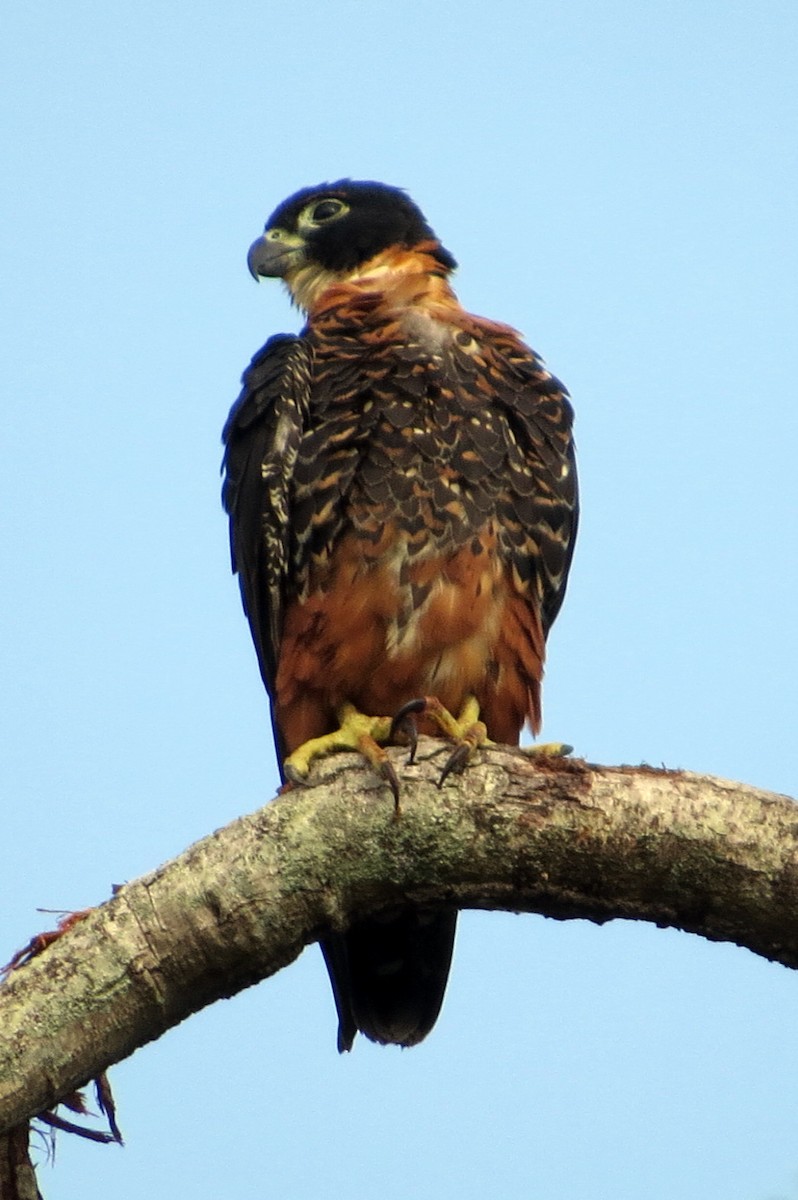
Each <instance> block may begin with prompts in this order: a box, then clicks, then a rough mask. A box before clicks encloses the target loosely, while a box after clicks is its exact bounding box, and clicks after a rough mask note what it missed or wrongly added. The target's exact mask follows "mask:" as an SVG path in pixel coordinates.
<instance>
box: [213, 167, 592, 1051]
mask: <svg viewBox="0 0 798 1200" xmlns="http://www.w3.org/2000/svg"><path fill="white" fill-rule="evenodd" d="M522 228H523V225H521V226H520V227H519V224H518V222H516V223H514V224H512V225H510V226H509V227H505V228H504V229H503V230H501V231H499V232H498V233H497V234H496V238H495V241H496V245H497V246H499V245H501V246H502V247H504V249H503V253H504V254H507V255H509V254H510V253H512V252H513V251H512V246H513V243H514V242H515V243H516V245H517V241H518V236H519V231H520V229H522ZM496 258H497V263H498V265H499V266H501V255H499V254H497V256H496ZM248 265H249V269H250V271H251V273H252V275H253V276H254V277H255V278H256V279H259V278H260V277H262V276H266V277H277V278H279V279H282V280H283V282H284V283H285V285H286V287H287V289H288V291H289V293H290V296H291V299H292V300H293V301H294V303H295V304H296V305H297V306H298V307H299V308H301V309H302V310H303V311H304V313H305V315H306V318H307V320H306V324H305V326H304V328H303V330H302V332H301V333H300V334H299V335H298V336H292V335H277V336H274V337H272V338H271V339H270V340H269V341H268V342H267V343H266V345H265V346H264V347H263V348H262V349H261V350H259V351H258V353H257V354H256V355H255V357H254V358H253V360H252V363H251V364H250V366H249V367H248V368H247V370H246V371H245V373H244V376H243V389H242V391H241V394H240V396H239V398H238V400H237V401H236V403H235V404H234V405H233V408H232V410H231V413H230V416H229V418H228V421H227V424H226V426H225V429H224V434H223V438H224V443H225V457H224V472H225V481H224V490H223V498H224V505H225V508H226V510H227V512H228V514H229V517H230V534H231V547H232V556H233V570H234V571H237V572H238V576H239V581H240V585H241V593H242V597H243V602H244V609H245V612H246V615H247V617H248V619H249V624H250V628H251V631H252V637H253V640H254V643H255V649H256V651H257V655H258V661H259V664H260V670H261V674H262V677H263V681H264V683H265V685H266V689H267V691H268V694H269V697H270V700H271V710H272V721H273V725H274V732H275V738H276V743H277V750H278V755H279V757H280V759H281V761H282V763H283V770H284V774H285V776H287V777H288V778H289V779H291V780H298V779H301V778H302V777H304V776H305V775H306V774H307V772H308V769H309V764H310V761H311V760H312V758H313V757H315V756H316V755H317V754H319V753H324V752H326V751H328V750H329V749H333V748H337V747H341V746H352V747H357V748H358V749H360V750H361V751H362V752H365V753H367V754H368V756H369V758H370V759H371V761H372V762H373V763H374V764H375V767H376V768H377V769H378V770H381V771H382V773H383V775H384V777H385V779H386V781H387V782H388V783H389V784H390V786H391V788H392V789H393V790H394V793H395V794H396V790H397V780H396V777H395V774H394V772H393V768H392V767H391V766H390V765H389V764H388V762H387V756H386V755H385V751H384V750H383V749H382V745H383V743H384V742H385V741H387V740H389V739H390V737H391V735H392V733H394V732H395V731H396V730H397V729H402V730H404V731H407V729H408V724H409V723H410V724H414V725H416V726H417V728H419V729H420V730H421V731H422V732H426V733H433V734H434V733H436V732H439V731H440V730H441V729H442V730H444V731H445V732H446V734H447V735H448V736H449V737H451V738H452V739H453V740H454V742H455V743H456V749H455V750H454V752H453V756H452V759H451V760H450V765H452V766H455V767H456V768H459V767H461V766H462V765H463V764H464V762H465V760H466V759H467V758H468V757H469V755H470V754H471V753H472V752H473V749H474V747H475V746H476V745H478V744H479V743H480V742H481V741H484V740H485V739H486V738H488V739H491V740H493V741H497V742H504V743H510V744H512V745H517V744H518V740H519V736H520V733H521V730H522V728H523V726H524V725H525V723H528V724H529V726H530V727H531V729H532V731H533V733H537V732H538V730H539V728H540V723H541V680H542V675H543V661H544V654H545V642H546V635H547V633H548V630H549V628H550V627H551V624H552V622H553V620H554V618H555V617H556V615H557V612H558V611H559V608H560V605H561V603H562V599H563V595H564V592H565V586H566V580H567V576H568V570H569V566H570V562H571V555H572V551H573V545H574V538H575V535H576V525H577V511H578V505H577V482H576V468H575V460H574V447H573V439H572V433H571V426H572V418H573V413H572V409H571V405H570V402H569V399H568V395H567V392H566V391H565V389H564V388H563V386H562V384H561V383H560V382H559V381H558V380H557V379H555V378H554V376H553V375H551V374H550V372H549V371H548V370H547V369H546V367H545V366H544V364H543V362H542V361H541V359H540V358H539V357H538V356H537V354H535V353H534V351H532V350H531V349H530V348H529V347H528V346H526V345H525V344H524V342H523V341H522V340H521V338H520V336H519V335H518V334H517V333H516V332H515V331H514V330H513V329H511V328H510V327H509V326H507V325H502V324H498V323H496V322H494V321H488V320H485V319H483V318H481V317H476V316H473V315H471V314H470V313H468V312H466V311H465V310H464V309H463V308H462V307H461V305H460V303H459V302H458V300H457V297H456V295H455V293H454V291H453V290H452V287H451V284H450V276H451V274H452V272H453V270H454V269H455V267H456V265H457V264H456V262H455V260H454V258H453V257H452V255H451V254H450V253H449V251H448V250H446V249H445V248H444V247H443V245H442V244H441V243H440V242H439V241H438V239H437V237H436V236H435V234H434V233H433V231H432V229H431V228H430V226H429V224H428V223H427V221H426V219H425V218H424V216H423V214H422V213H421V211H420V210H419V209H418V208H417V207H416V205H415V204H414V203H413V201H412V200H411V199H410V198H409V196H408V195H407V194H406V193H405V192H404V191H402V190H400V189H399V188H395V187H389V186H387V185H385V184H380V183H374V182H358V181H354V180H349V179H344V180H340V181H338V182H336V183H329V184H322V185H320V186H318V187H311V188H305V189H303V190H302V191H299V192H297V193H296V194H295V195H293V196H291V197H290V198H289V199H288V200H286V201H285V202H284V203H282V204H281V205H280V206H279V207H278V208H277V209H276V210H275V212H274V213H273V214H272V216H271V217H270V218H269V220H268V221H267V223H266V229H265V232H264V234H263V236H262V237H260V238H258V240H257V241H256V242H255V243H254V244H253V245H252V247H251V248H250V251H249V256H248ZM397 714H398V716H397ZM409 714H412V715H409ZM411 732H412V730H411ZM455 921H456V913H455V912H449V911H441V910H431V911H428V910H424V909H419V908H414V907H409V906H408V907H403V908H399V909H397V910H392V911H390V912H385V913H381V914H378V915H377V916H376V917H373V918H371V919H368V920H363V921H359V922H357V923H355V924H354V925H353V926H352V927H351V928H350V929H349V930H348V931H347V932H346V933H343V934H341V933H334V932H331V933H330V934H329V935H328V936H327V937H326V938H325V939H324V940H323V942H322V949H323V951H324V955H325V959H326V962H327V966H328V970H329V973H330V978H331V982H332V987H333V993H334V996H335V1001H336V1006H337V1009H338V1018H339V1032H338V1048H339V1050H349V1049H351V1046H352V1042H353V1039H354V1037H355V1034H356V1032H357V1031H358V1030H360V1031H362V1032H363V1033H364V1034H365V1035H366V1036H367V1037H369V1038H371V1039H372V1040H373V1041H377V1042H381V1043H395V1044H398V1045H401V1046H411V1045H415V1044H416V1043H417V1042H419V1041H421V1039H422V1038H424V1037H425V1036H426V1035H427V1033H429V1031H430V1029H431V1028H432V1026H433V1025H434V1023H435V1021H436V1019H437V1016H438V1012H439V1010H440V1006H441V1003H442V1001H443V993H444V990H445V987H446V981H447V977H448V973H449V966H450V961H451V955H452V947H453V943H454V933H455Z"/></svg>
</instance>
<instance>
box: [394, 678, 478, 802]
mask: <svg viewBox="0 0 798 1200" xmlns="http://www.w3.org/2000/svg"><path fill="white" fill-rule="evenodd" d="M417 713H424V715H425V716H426V717H429V718H430V719H431V720H432V721H434V722H435V724H436V725H437V726H438V728H439V729H440V731H441V733H443V734H444V735H445V736H446V737H448V738H451V740H452V741H453V742H454V743H455V748H454V750H453V751H452V753H451V754H450V755H449V757H448V759H447V760H446V763H445V764H444V768H443V770H442V771H441V777H440V779H439V780H438V787H442V786H443V782H444V780H445V779H446V777H447V776H448V775H451V773H452V771H462V770H463V768H464V767H465V765H466V763H467V762H469V760H470V759H471V758H472V757H473V755H474V751H475V750H476V749H477V747H479V746H485V745H489V744H490V739H489V738H488V731H487V729H486V728H485V725H484V723H483V722H482V721H480V719H479V705H478V704H477V701H476V699H475V697H474V696H467V697H466V701H465V703H464V704H463V707H462V708H461V710H460V715H459V716H458V717H455V716H453V715H452V714H451V713H450V712H449V710H448V708H444V707H443V705H442V704H441V702H440V700H439V699H438V698H437V696H422V697H420V698H419V699H418V700H411V701H410V703H409V704H405V705H404V706H403V707H402V708H400V709H399V712H398V713H397V714H396V716H395V717H394V719H393V724H392V726H391V733H392V734H395V733H398V732H400V731H401V732H402V733H404V734H406V736H407V737H408V739H409V741H410V761H411V762H412V761H413V758H414V756H415V753H416V740H417V731H416V723H415V720H414V717H415V715H416V714H417Z"/></svg>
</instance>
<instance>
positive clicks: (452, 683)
mask: <svg viewBox="0 0 798 1200" xmlns="http://www.w3.org/2000/svg"><path fill="white" fill-rule="evenodd" d="M543 657H544V641H543V633H542V629H541V625H540V618H539V616H538V614H537V608H536V606H535V605H534V604H530V603H529V602H528V600H526V599H525V598H524V597H522V596H521V595H520V594H519V593H518V591H517V590H516V589H515V587H514V586H513V583H512V580H511V579H510V578H509V576H508V574H507V572H506V571H505V568H504V566H503V564H502V562H501V560H500V558H499V555H498V553H497V546H496V533H495V530H494V529H493V528H491V526H490V525H488V526H486V527H485V528H484V529H483V530H482V531H481V532H480V533H479V534H478V535H477V536H475V537H473V538H472V539H471V540H470V541H469V543H468V544H467V545H465V546H462V547H460V548H459V549H458V550H457V551H455V552H453V553H451V554H449V555H444V554H441V553H427V554H425V553H423V552H421V553H419V552H417V550H414V549H413V548H412V546H410V545H409V544H408V538H407V536H406V535H403V534H402V533H400V532H399V530H398V529H396V528H395V527H392V526H388V527H386V528H385V529H384V530H383V532H382V534H381V536H380V538H379V541H378V542H377V543H376V544H375V543H374V542H366V541H364V539H362V538H359V537H357V536H356V535H355V534H351V533H350V534H348V535H347V536H346V537H344V538H343V539H342V540H341V542H340V543H339V544H338V547H337V549H336V550H335V551H334V553H333V555H332V556H331V558H330V560H329V562H328V563H326V564H325V566H324V568H323V569H318V570H317V571H316V573H315V576H313V577H312V578H311V586H310V588H309V590H308V594H307V597H306V598H305V599H302V600H295V601H293V602H292V603H291V604H290V605H289V606H288V609H287V611H286V616H285V624H284V629H283V637H282V642H281V652H280V662H279V668H278V673H277V680H276V688H275V712H276V718H277V723H278V726H279V728H280V730H281V732H282V735H283V738H284V739H285V743H286V749H287V751H288V752H289V753H290V752H291V751H292V750H294V749H296V747H297V746H299V745H301V744H302V742H304V741H306V740H307V739H308V738H310V737H317V736H319V735H320V734H323V733H328V732H330V731H331V730H332V729H334V728H336V726H337V724H338V722H337V716H336V713H337V710H338V708H339V707H340V705H341V704H343V703H344V702H345V701H349V702H351V703H353V704H354V705H355V706H356V707H357V708H358V709H360V711H362V712H365V713H368V714H370V715H373V716H390V715H392V714H393V713H395V712H396V711H397V710H398V709H399V708H400V707H401V706H402V705H403V704H404V703H406V702H407V701H408V700H412V699H414V698H416V697H418V696H423V695H428V694H431V695H435V696H437V697H438V699H440V701H441V702H442V703H443V704H444V705H445V706H446V708H448V709H449V710H450V711H452V712H454V713H457V711H458V710H459V709H460V707H461V706H462V704H463V702H464V701H465V699H466V697H467V696H468V695H469V694H474V695H475V696H476V698H477V700H478V701H479V704H480V709H481V712H482V719H483V720H484V721H485V723H486V725H487V728H488V736H489V737H491V738H493V739H494V740H496V741H501V742H509V743H515V742H517V740H518V737H519V734H520V731H521V728H522V726H523V724H524V721H525V720H527V719H528V720H529V721H530V723H531V725H532V727H533V729H534V730H535V731H537V728H538V727H539V724H540V682H541V677H542V671H543ZM420 728H421V731H422V732H429V733H435V732H436V729H435V728H434V727H429V728H427V729H425V728H424V726H423V722H422V724H421V726H420Z"/></svg>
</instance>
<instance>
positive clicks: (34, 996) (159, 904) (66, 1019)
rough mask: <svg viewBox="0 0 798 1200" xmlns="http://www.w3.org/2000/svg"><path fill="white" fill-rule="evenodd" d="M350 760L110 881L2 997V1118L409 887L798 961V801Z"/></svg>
mask: <svg viewBox="0 0 798 1200" xmlns="http://www.w3.org/2000/svg"><path fill="white" fill-rule="evenodd" d="M419 751H420V755H419V762H418V763H417V765H415V766H413V767H408V766H406V764H405V758H406V751H402V750H392V751H390V753H391V755H392V757H393V758H394V763H395V765H396V768H397V771H398V772H399V774H400V777H401V780H402V812H401V815H400V817H399V818H398V819H397V818H395V817H394V813H393V802H392V799H391V797H390V795H389V794H388V792H387V789H386V787H385V785H384V784H383V783H381V782H380V781H379V780H377V779H376V778H375V776H374V774H373V773H372V772H371V770H370V769H369V768H367V767H365V766H364V765H363V764H362V763H361V762H360V760H359V759H357V758H356V757H355V756H352V755H336V756H334V757H332V758H329V759H326V760H324V761H323V762H322V763H321V765H320V766H319V767H318V768H317V769H316V770H315V771H314V773H313V776H312V780H311V783H310V785H309V786H308V787H305V788H302V789H298V790H295V791H293V792H290V793H288V794H286V795H284V796H281V797H279V798H278V799H277V800H276V801H274V802H273V803H271V804H269V805H267V807H266V808H263V809H261V810H259V811H258V812H256V813H253V814H252V815H250V816H246V817H242V818H241V819H240V820H238V821H235V822H234V823H233V824H232V825H229V826H228V827H227V828H226V829H223V830H220V831H218V832H217V833H214V834H212V835H211V836H210V837H208V838H206V839H204V840H203V841H201V842H198V843H197V844H196V845H194V846H192V847H190V848H189V849H188V850H187V851H186V852H185V853H184V854H183V855H181V856H180V857H179V858H177V859H175V860H174V861H173V862H170V863H168V864H166V865H165V866H163V867H160V868H159V869H158V870H156V871H154V872H153V873H152V874H151V875H148V876H146V877H145V878H142V879H139V880H135V881H134V882H132V883H130V884H127V885H125V886H124V887H123V888H121V889H119V891H118V892H117V894H116V895H115V896H114V898H113V899H112V900H110V901H108V903H106V904H104V905H103V906H102V907H100V908H98V909H96V910H94V911H93V912H91V913H90V914H89V915H88V916H87V917H86V919H85V920H82V921H81V922H80V923H78V924H76V925H74V926H73V927H72V928H70V929H69V930H68V932H67V933H65V934H64V936H63V937H62V938H60V939H59V940H57V941H56V942H54V943H53V944H52V945H50V946H48V948H47V949H46V950H45V951H43V953H42V954H40V955H39V956H38V957H36V958H35V959H33V960H32V961H31V962H30V963H28V964H26V965H25V966H24V967H22V968H21V969H19V970H16V971H14V972H12V974H11V975H10V977H9V979H8V980H7V982H6V984H5V985H4V986H3V987H2V988H1V989H0V1029H2V1031H3V1037H2V1042H1V1043H0V1131H2V1130H5V1129H10V1128H12V1127H14V1126H16V1125H19V1124H20V1123H21V1122H23V1121H25V1120H27V1119H28V1118H30V1117H31V1116H33V1115H35V1114H36V1113H39V1112H42V1111H43V1110H45V1109H48V1108H51V1107H52V1106H53V1105H54V1104H55V1103H57V1101H58V1100H59V1098H60V1097H62V1096H64V1095H65V1094H67V1093H69V1092H70V1091H72V1090H74V1089H75V1088H77V1087H80V1086H82V1085H84V1084H85V1083H86V1082H87V1081H88V1080H89V1079H92V1078H95V1077H97V1076H98V1075H100V1074H101V1073H102V1072H103V1071H104V1070H105V1069H106V1068H107V1067H108V1066H109V1065H111V1064H112V1063H114V1062H118V1061H119V1060H120V1059H122V1058H125V1057H126V1056H127V1055H128V1054H131V1053H132V1052H133V1051H134V1050H135V1049H136V1048H137V1047H139V1046H142V1045H144V1044H145V1043H146V1042H148V1041H151V1040H153V1039H154V1038H157V1037H159V1036H160V1035H161V1034H162V1033H164V1032H165V1031H166V1030H167V1029H169V1028H171V1026H173V1025H176V1024H177V1023H178V1022H180V1021H182V1020H184V1019H185V1018H186V1017H187V1016H189V1015H190V1014H191V1013H192V1012H195V1011H196V1010H197V1009H199V1008H202V1007H204V1005H206V1004H211V1003H212V1002H213V1001H215V1000H218V999H220V998H222V997H224V996H230V995H233V994H235V993H236V992H238V991H240V990H241V989H242V988H245V987H247V986H249V985H250V984H253V983H257V982H258V981H259V980H261V979H264V978H265V977H266V976H268V975H271V974H273V973H274V972H275V971H278V970H279V969H280V968H281V967H283V966H285V965H286V964H287V963H289V962H291V961H292V960H293V959H294V958H296V957H297V955H298V954H299V953H300V951H301V950H302V948H303V947H304V946H305V945H306V944H307V943H308V942H312V941H314V940H316V939H317V938H318V937H319V936H320V934H321V933H322V932H323V931H324V930H325V929H329V928H330V927H336V928H343V927H345V926H346V925H347V923H348V922H349V921H351V919H352V918H355V917H358V916H362V915H364V914H366V913H369V912H374V911H376V910H378V909H379V908H382V907H388V906H391V905H393V904H396V903H397V902H401V901H404V900H411V901H423V902H425V903H430V902H440V903H442V904H448V905H455V906H456V907H458V908H483V909H509V910H513V911H523V912H536V913H542V914H544V915H546V916H551V917H559V918H568V917H583V918H585V917H586V918H588V919H590V920H593V921H599V922H601V921H606V920H610V919H611V918H614V917H628V918H637V919H640V920H646V921H653V922H655V923H656V924H658V925H670V926H674V927H676V928H678V929H685V930H689V931H691V932H693V933H700V934H703V936H705V937H708V938H712V939H714V940H724V941H732V942H736V943H738V944H739V945H741V946H747V947H748V948H749V949H750V950H753V951H754V952H755V953H757V954H761V955H764V956H765V957H767V958H770V959H775V960H777V961H779V962H781V963H784V964H785V965H786V966H790V967H795V966H797V965H798V807H796V805H795V804H793V803H792V801H790V800H789V799H787V798H786V797H783V796H774V795H771V794H768V793H765V792H760V791H757V790H755V789H754V788H750V787H745V786H743V785H740V784H733V783H728V782H725V781H723V780H719V779H712V778H708V777H701V776H697V775H692V774H688V773H683V772H671V771H656V770H652V769H650V768H648V767H637V768H630V767H617V768H609V767H597V766H589V765H587V764H585V763H583V762H580V761H574V760H569V759H552V760H541V759H531V760H530V759H528V758H527V757H525V756H524V754H523V753H522V752H520V751H513V750H509V749H505V748H501V747H494V748H492V749H490V750H488V751H484V752H483V753H482V754H481V757H480V761H479V762H477V763H475V764H474V765H472V766H470V767H469V768H468V770H467V771H466V772H465V774H463V775H462V776H460V777H458V778H456V779H452V780H450V781H447V783H446V785H445V787H444V788H443V789H440V790H439V789H438V788H437V786H436V780H437V776H438V773H439V771H440V767H441V763H442V761H443V760H444V758H445V756H446V755H448V753H449V748H448V747H445V746H443V745H442V744H441V743H440V742H435V741H431V740H429V739H422V741H421V742H420V745H419Z"/></svg>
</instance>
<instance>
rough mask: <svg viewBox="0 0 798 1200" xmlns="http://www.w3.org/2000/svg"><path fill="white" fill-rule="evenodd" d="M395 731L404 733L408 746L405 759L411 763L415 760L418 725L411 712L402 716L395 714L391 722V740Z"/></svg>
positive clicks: (394, 735) (395, 733)
mask: <svg viewBox="0 0 798 1200" xmlns="http://www.w3.org/2000/svg"><path fill="white" fill-rule="evenodd" d="M397 733H401V734H404V736H405V737H406V738H407V744H408V745H409V747H410V755H409V757H408V759H407V761H408V763H410V764H411V765H412V763H413V762H415V758H416V750H417V748H418V726H417V725H416V723H415V721H414V720H413V717H412V714H410V713H408V714H407V715H406V716H404V717H401V718H400V717H399V716H396V717H394V719H393V721H392V723H391V741H393V739H394V738H395V737H396V735H397Z"/></svg>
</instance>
